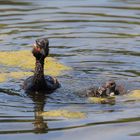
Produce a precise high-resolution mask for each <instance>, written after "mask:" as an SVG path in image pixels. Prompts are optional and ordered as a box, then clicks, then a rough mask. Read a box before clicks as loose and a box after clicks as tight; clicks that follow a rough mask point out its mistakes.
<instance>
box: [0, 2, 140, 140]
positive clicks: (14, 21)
mask: <svg viewBox="0 0 140 140" xmlns="http://www.w3.org/2000/svg"><path fill="white" fill-rule="evenodd" d="M139 10H140V1H139V0H133V1H132V0H98V1H92V0H86V1H83V0H77V1H74V0H71V1H69V0H61V1H59V0H48V1H44V0H40V1H34V0H22V2H21V1H18V0H6V1H4V0H0V51H12V50H31V44H32V43H33V42H34V40H35V39H36V38H39V37H49V40H50V56H52V57H55V58H56V59H58V61H60V62H62V63H64V64H66V65H68V66H71V67H72V68H73V70H71V71H66V72H64V73H63V74H62V75H61V76H59V77H58V79H59V81H60V82H61V83H62V87H61V88H60V89H58V90H57V91H55V92H54V93H53V94H51V95H48V96H47V97H46V96H45V95H43V94H42V95H40V96H39V95H36V96H32V95H29V96H28V95H26V94H25V93H24V91H22V90H21V85H22V83H23V79H21V80H15V79H9V81H8V82H5V83H0V93H1V94H0V123H1V126H0V138H1V139H4V138H6V139H10V140H11V139H13V140H15V139H17V138H18V136H20V135H23V136H24V137H20V139H21V140H22V139H25V137H26V139H30V140H31V139H46V137H48V138H49V139H61V140H63V139H71V138H76V139H80V140H81V139H87V137H88V138H89V139H101V138H103V139H139V136H140V135H139V126H140V117H139V115H140V114H139V106H140V103H139V100H135V99H132V100H131V99H128V98H127V97H125V96H124V97H117V98H116V99H115V103H114V104H97V103H94V104H93V103H90V102H88V100H87V99H86V98H82V97H80V96H79V95H78V94H77V93H79V91H83V90H84V89H86V88H88V87H90V86H93V85H95V86H98V85H100V84H102V83H104V81H105V80H107V79H115V80H116V81H117V83H121V84H123V85H124V86H125V87H126V89H128V90H133V89H139V85H140V77H139V76H140V71H139V70H140V61H139V56H140V51H139V44H140V31H139V24H140V12H139ZM22 59H24V58H22ZM26 61H27V60H26ZM3 71H5V72H6V73H7V74H8V73H10V72H16V71H22V72H24V71H26V69H23V68H20V67H18V68H15V67H8V66H6V65H2V64H0V72H3ZM48 110H68V111H72V112H77V111H78V112H83V113H86V114H87V118H81V119H68V118H44V117H42V116H40V115H39V114H40V112H42V111H48ZM114 128H115V129H114ZM100 132H102V133H100ZM8 134H11V135H8ZM37 134H40V135H37Z"/></svg>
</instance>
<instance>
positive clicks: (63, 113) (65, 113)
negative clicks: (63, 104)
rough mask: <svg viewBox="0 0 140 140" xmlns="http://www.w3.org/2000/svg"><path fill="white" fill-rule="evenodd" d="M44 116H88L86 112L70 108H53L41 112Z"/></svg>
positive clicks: (74, 117)
mask: <svg viewBox="0 0 140 140" xmlns="http://www.w3.org/2000/svg"><path fill="white" fill-rule="evenodd" d="M40 115H41V116H43V117H64V118H69V119H82V118H85V117H86V114H85V113H82V112H71V111H68V110H52V111H47V112H42V113H40Z"/></svg>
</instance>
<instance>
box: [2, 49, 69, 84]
mask: <svg viewBox="0 0 140 140" xmlns="http://www.w3.org/2000/svg"><path fill="white" fill-rule="evenodd" d="M0 65H4V66H8V67H13V68H15V67H17V68H21V69H25V70H24V71H16V72H15V71H12V72H7V71H6V72H5V71H2V72H1V73H0V82H4V81H5V80H6V79H7V78H16V79H17V78H23V77H25V76H30V75H32V72H29V71H31V70H33V69H34V67H35V58H34V57H33V56H32V53H31V52H30V51H28V50H20V51H11V52H10V51H3V52H0ZM70 69H71V68H70V67H68V66H65V65H63V64H61V63H59V62H57V61H56V59H54V58H51V57H47V59H46V60H45V66H44V71H45V74H46V75H52V76H59V75H61V73H62V71H65V70H70Z"/></svg>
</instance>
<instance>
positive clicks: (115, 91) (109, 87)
mask: <svg viewBox="0 0 140 140" xmlns="http://www.w3.org/2000/svg"><path fill="white" fill-rule="evenodd" d="M123 94H126V91H125V89H124V87H123V86H122V85H116V82H115V81H114V80H109V81H107V82H106V83H105V84H104V85H102V86H101V87H99V88H89V89H88V90H87V91H86V96H88V97H109V96H115V95H123Z"/></svg>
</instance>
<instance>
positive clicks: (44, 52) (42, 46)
mask: <svg viewBox="0 0 140 140" xmlns="http://www.w3.org/2000/svg"><path fill="white" fill-rule="evenodd" d="M32 54H33V56H34V57H35V60H36V62H35V71H34V75H33V76H30V77H29V78H27V79H26V80H25V81H24V85H23V88H24V90H25V91H26V92H30V91H48V92H49V91H53V90H56V89H57V88H59V87H60V84H59V82H58V80H57V79H56V78H54V77H51V76H49V75H46V76H44V60H45V58H46V57H47V56H48V54H49V40H48V39H47V38H40V39H37V40H36V43H35V44H34V45H33V49H32Z"/></svg>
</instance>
